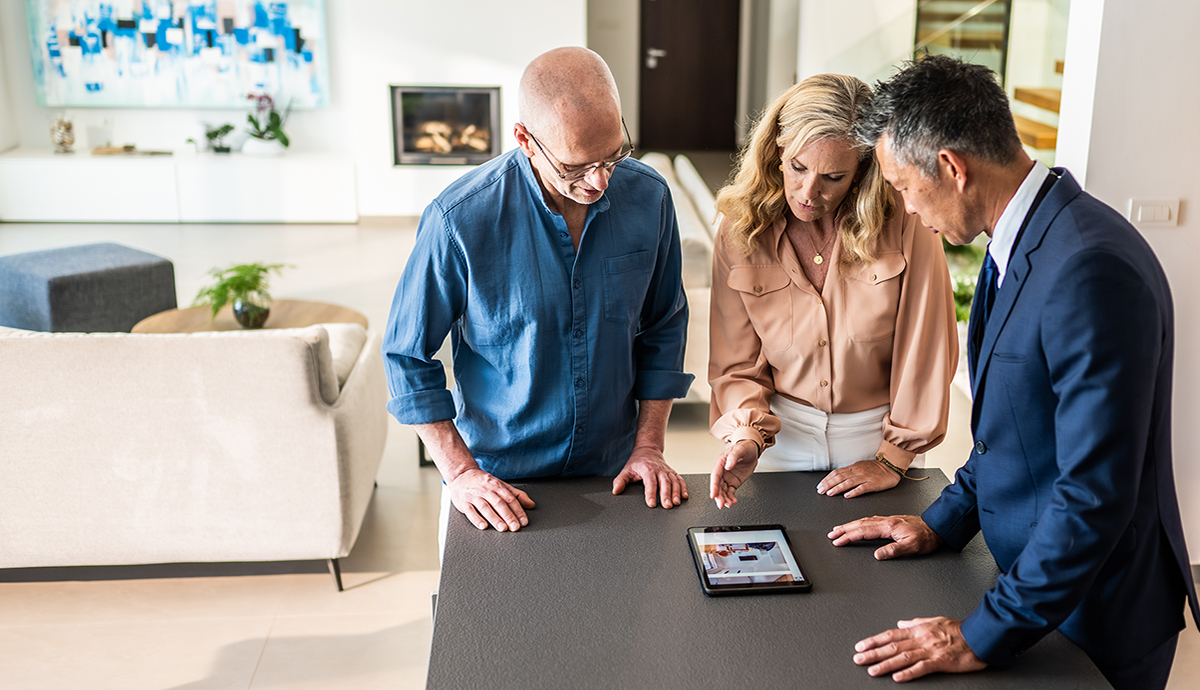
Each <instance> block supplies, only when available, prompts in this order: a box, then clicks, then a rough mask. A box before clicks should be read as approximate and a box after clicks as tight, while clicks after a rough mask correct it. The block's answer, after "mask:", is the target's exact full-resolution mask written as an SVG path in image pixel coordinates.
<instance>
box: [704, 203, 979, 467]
mask: <svg viewBox="0 0 1200 690" xmlns="http://www.w3.org/2000/svg"><path fill="white" fill-rule="evenodd" d="M899 208H900V209H903V208H904V205H903V202H900V204H899ZM784 226H785V220H784V219H783V218H780V219H779V220H778V221H776V223H775V225H774V227H773V228H772V229H771V230H770V231H767V232H764V233H763V234H762V235H760V236H759V243H758V248H757V249H756V250H755V251H754V253H753V254H751V255H750V256H748V257H741V256H739V255H738V254H737V253H736V252H734V251H731V250H730V249H729V248H727V247H726V243H725V241H724V236H725V233H727V232H728V227H729V220H728V219H726V220H725V221H724V222H723V223H722V224H721V229H720V232H719V233H718V234H717V241H716V243H715V245H716V246H715V247H714V250H715V251H714V255H713V283H712V319H711V322H710V332H709V338H710V350H709V364H708V379H709V382H710V383H711V385H712V406H711V409H710V416H709V421H710V423H711V424H712V434H713V436H716V437H717V438H719V439H721V440H723V441H725V443H726V444H732V443H736V442H737V441H740V440H743V439H750V440H752V441H754V442H755V443H757V444H759V446H761V447H764V448H765V447H767V446H770V445H772V444H773V443H774V442H775V434H776V433H777V432H778V431H779V428H780V422H779V418H778V417H776V416H775V415H773V414H771V406H770V403H769V402H768V399H769V398H770V396H771V395H772V394H776V393H777V394H779V395H782V396H783V397H785V398H788V399H790V400H794V401H796V402H798V403H801V404H804V405H808V406H810V407H815V408H817V409H819V410H821V411H823V412H826V413H831V412H836V413H846V412H862V411H864V410H869V409H872V408H876V407H880V406H882V405H884V404H889V403H890V404H891V410H890V411H889V413H888V414H887V415H885V416H884V418H883V444H882V446H881V447H880V451H881V452H883V453H884V454H885V455H886V456H887V457H888V459H889V460H892V461H893V462H896V463H897V464H899V465H901V466H902V467H906V466H908V464H909V463H911V462H912V459H913V457H914V456H915V455H916V454H918V453H923V452H925V451H926V450H929V449H930V448H933V447H934V446H936V445H937V444H938V443H940V442H941V441H942V439H943V438H944V437H945V435H946V417H947V415H948V413H949V408H950V382H951V379H952V378H953V376H954V371H955V367H956V366H957V365H958V330H957V328H956V326H955V319H954V295H953V292H952V288H951V283H950V273H949V271H948V270H947V268H946V256H945V254H944V253H943V252H942V241H941V238H939V237H938V236H937V235H935V234H933V233H932V232H931V231H930V230H928V229H927V228H926V227H925V226H924V225H922V224H921V223H920V221H919V219H918V218H917V217H916V216H912V215H908V214H905V213H903V212H902V211H899V210H898V212H897V214H896V217H895V218H893V219H892V220H891V221H889V222H888V224H887V226H886V227H885V228H884V231H883V234H882V236H881V237H880V240H879V244H878V246H877V248H876V252H875V254H876V260H875V262H874V263H871V264H869V265H861V264H857V265H852V266H849V267H847V266H843V265H841V264H840V263H839V257H840V255H841V242H836V243H835V244H834V248H833V251H832V253H831V254H830V255H829V256H828V266H829V268H828V273H827V275H826V277H825V287H824V291H823V292H822V293H818V292H817V291H816V288H814V287H813V285H812V284H811V283H810V282H809V281H808V278H807V277H806V276H805V274H804V271H803V270H802V269H801V268H800V261H799V259H798V258H797V257H796V252H795V250H794V249H793V247H792V243H791V242H790V241H788V239H787V236H786V234H785V233H784Z"/></svg>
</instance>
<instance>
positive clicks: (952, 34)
mask: <svg viewBox="0 0 1200 690" xmlns="http://www.w3.org/2000/svg"><path fill="white" fill-rule="evenodd" d="M1011 23H1012V0H919V1H918V3H917V35H916V43H915V47H914V50H913V53H914V55H916V56H917V57H919V56H921V55H922V54H924V53H926V52H928V53H930V54H935V55H953V56H955V57H959V58H962V59H963V60H966V61H968V62H972V63H975V64H978V65H984V66H985V67H988V68H990V69H992V70H993V71H994V72H996V73H997V74H999V75H1000V79H1001V81H1004V79H1005V71H1006V68H1007V63H1008V46H1009V29H1010V25H1011ZM1062 70H1063V63H1062V61H1061V60H1059V61H1057V62H1056V63H1055V71H1056V72H1058V73H1059V74H1062ZM1061 98H1062V90H1061V89H1053V88H1040V87H1018V88H1016V89H1014V90H1013V92H1012V100H1013V101H1019V102H1021V103H1024V104H1028V105H1029V106H1033V107H1032V108H1018V110H1020V111H1021V113H1019V114H1018V113H1014V114H1013V120H1014V122H1015V123H1016V126H1017V134H1018V135H1019V136H1020V137H1021V142H1022V143H1024V144H1025V145H1026V146H1029V147H1030V148H1033V149H1037V150H1038V151H1044V152H1047V153H1049V154H1050V156H1051V157H1052V156H1053V153H1052V152H1053V150H1054V149H1055V147H1056V146H1057V145H1058V127H1057V124H1052V123H1057V119H1056V118H1055V117H1054V116H1051V117H1046V115H1045V114H1047V113H1053V114H1054V115H1057V114H1058V110H1059V101H1060V100H1061ZM1043 120H1050V121H1051V122H1045V121H1043Z"/></svg>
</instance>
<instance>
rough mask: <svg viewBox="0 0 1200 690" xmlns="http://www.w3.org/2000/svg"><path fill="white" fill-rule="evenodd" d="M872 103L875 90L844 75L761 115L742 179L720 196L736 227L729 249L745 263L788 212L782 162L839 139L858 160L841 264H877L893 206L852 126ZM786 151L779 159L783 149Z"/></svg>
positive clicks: (842, 222) (811, 81) (842, 229)
mask: <svg viewBox="0 0 1200 690" xmlns="http://www.w3.org/2000/svg"><path fill="white" fill-rule="evenodd" d="M870 100H871V88H870V87H869V86H867V85H866V84H864V83H863V82H862V81H861V80H859V79H857V78H855V77H850V76H846V75H842V74H818V75H816V76H813V77H809V78H808V79H805V80H804V81H802V82H800V83H799V84H796V85H795V86H793V87H792V88H790V89H788V90H787V91H786V92H784V94H783V95H782V96H780V97H779V98H777V99H776V100H775V102H774V103H772V104H771V106H770V107H769V108H767V110H766V111H765V112H764V113H763V114H762V116H761V118H760V119H759V120H758V123H757V124H755V126H754V131H753V133H752V134H751V135H750V143H749V144H748V145H747V146H746V148H744V149H743V150H742V153H741V156H740V157H739V160H738V171H737V175H736V176H734V178H733V182H732V183H730V184H729V185H727V186H725V187H724V188H723V189H721V191H720V192H719V193H718V194H717V210H718V211H720V212H721V213H724V214H725V215H726V216H727V217H728V218H730V219H731V221H732V223H731V225H730V226H729V232H728V233H727V234H726V236H725V239H726V242H728V243H729V246H730V247H731V248H732V249H734V250H735V251H737V252H740V253H741V254H742V255H743V256H748V255H749V254H751V253H752V252H753V251H754V250H755V248H756V247H757V245H758V238H759V236H760V235H761V234H762V233H763V232H764V231H766V230H767V229H769V228H770V227H771V226H772V225H773V224H774V223H775V221H776V220H778V219H779V217H780V216H782V215H783V212H784V209H785V208H786V207H787V200H786V199H785V198H784V193H783V172H782V171H781V170H780V169H779V167H780V164H781V162H782V161H784V160H790V159H792V158H793V157H795V156H796V155H797V154H798V153H799V152H800V149H802V148H804V146H806V145H807V144H809V143H810V142H814V141H818V140H821V139H837V140H839V141H844V142H845V143H846V145H848V146H850V147H851V148H853V149H854V150H855V151H857V152H858V161H859V164H858V170H857V171H856V173H855V178H856V181H855V183H854V184H855V186H856V187H857V188H858V192H857V193H855V192H854V191H853V189H854V188H853V187H852V188H851V191H850V192H848V193H847V194H846V197H845V198H844V199H843V200H842V203H841V205H840V206H839V207H838V209H837V211H836V213H837V218H836V220H837V227H838V231H839V233H840V234H841V236H842V254H841V260H842V262H843V263H847V264H853V263H870V262H871V261H874V260H875V254H874V251H875V241H876V238H877V237H878V236H879V234H880V232H881V231H882V230H883V226H884V223H886V222H887V221H888V219H889V218H891V217H892V215H893V214H894V213H895V212H896V210H897V207H896V201H895V198H894V197H893V196H892V191H891V189H890V188H889V187H888V184H887V181H886V180H884V179H883V173H882V172H880V170H879V163H878V162H876V160H875V153H874V151H873V150H872V149H870V148H868V147H866V146H864V145H862V144H861V143H859V141H858V139H857V138H856V137H855V136H854V133H853V127H854V123H855V121H856V120H857V119H858V118H859V114H860V113H861V111H862V110H863V108H864V106H866V104H867V103H868V102H869V101H870ZM780 148H782V149H783V156H782V158H781V157H780V155H779V149H780Z"/></svg>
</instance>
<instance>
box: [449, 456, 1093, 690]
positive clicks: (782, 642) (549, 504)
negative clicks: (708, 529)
mask: <svg viewBox="0 0 1200 690" xmlns="http://www.w3.org/2000/svg"><path fill="white" fill-rule="evenodd" d="M914 474H917V475H919V474H928V475H930V477H931V478H930V479H929V480H928V481H923V482H903V483H902V484H901V485H900V486H899V487H897V488H895V489H893V490H891V491H886V492H883V493H879V494H869V495H866V496H861V497H859V498H854V499H844V498H840V497H835V498H831V497H828V496H818V495H817V494H816V489H815V487H816V484H817V482H818V481H819V480H820V478H821V477H822V476H823V473H813V472H804V473H761V474H756V475H754V476H753V477H752V478H751V479H750V481H749V482H748V483H747V484H746V485H745V486H743V487H742V488H741V489H740V490H739V491H738V499H739V501H740V502H739V503H738V504H737V505H736V506H734V507H733V508H730V509H726V510H723V511H718V510H717V509H716V507H715V506H714V505H713V502H712V501H711V500H709V499H708V476H707V475H687V477H686V478H687V482H688V491H689V493H690V494H691V497H692V498H691V500H690V501H687V502H685V503H684V504H683V505H682V506H679V507H677V508H673V509H671V510H663V509H661V508H656V509H650V508H647V507H646V505H645V503H644V498H643V494H642V487H641V486H640V485H635V486H633V487H631V488H629V489H626V491H625V493H624V495H621V496H613V495H612V480H611V479H606V478H592V479H560V480H553V481H539V482H520V483H517V486H519V487H520V488H523V489H525V490H526V491H527V492H529V494H530V496H532V497H533V499H534V500H535V501H536V502H537V504H538V507H537V509H536V510H534V511H532V512H531V514H530V525H529V526H528V527H525V528H523V529H521V531H519V532H517V533H516V534H508V533H503V534H501V533H498V532H495V531H491V530H489V531H486V532H482V531H479V530H477V529H475V528H474V527H473V526H471V524H470V523H468V522H467V520H466V519H465V518H464V517H462V516H461V515H460V514H458V513H457V512H455V513H453V514H452V516H451V520H450V530H449V536H448V539H447V543H446V552H445V555H444V559H443V563H442V578H441V585H440V587H439V593H438V607H437V616H436V622H435V625H434V631H433V649H432V652H431V655H430V660H429V678H428V686H427V687H428V688H430V689H450V688H454V689H458V688H488V689H489V690H495V689H498V688H514V689H516V688H519V689H521V690H527V689H529V688H553V689H555V690H558V689H562V688H605V689H608V688H654V689H655V690H662V689H664V688H722V689H724V688H785V687H795V688H881V687H891V686H893V685H894V684H893V683H892V681H891V680H890V679H887V678H871V677H870V676H868V675H867V672H866V670H865V669H864V668H862V667H859V666H856V665H855V664H854V662H853V661H852V660H851V657H852V655H853V653H854V643H855V642H857V641H858V640H860V639H863V638H865V637H869V636H871V635H874V634H875V633H878V632H882V631H884V630H887V629H889V628H892V627H895V624H896V621H898V620H901V619H907V618H916V617H921V616H936V615H945V616H952V617H955V618H962V617H964V616H966V615H967V614H969V613H970V612H971V611H972V610H973V609H974V608H975V606H976V605H977V604H978V603H979V597H980V595H981V594H983V592H984V591H985V590H987V589H988V588H989V587H990V586H991V585H992V583H993V581H994V580H995V578H996V575H997V569H996V565H995V561H994V560H993V559H992V556H991V554H990V553H989V552H988V550H987V547H986V546H985V545H984V543H983V540H982V539H980V538H976V539H975V540H974V541H973V542H971V544H970V545H969V546H968V547H967V548H966V549H965V550H964V551H963V552H962V553H955V552H952V551H946V552H938V553H934V554H932V555H929V556H925V557H920V558H908V559H902V560H894V561H884V562H880V561H876V560H875V559H874V558H873V556H872V552H873V551H874V549H875V548H876V547H877V546H878V545H879V544H878V543H869V544H861V545H854V546H845V547H834V546H832V545H831V544H830V543H829V540H828V539H827V538H826V536H825V535H826V534H827V533H828V532H829V530H830V528H832V527H833V526H834V525H837V524H841V523H844V522H848V521H850V520H854V519H857V518H859V517H864V516H867V515H893V514H900V513H910V514H911V513H919V512H920V511H921V510H922V509H924V508H925V507H926V506H927V505H929V503H931V502H932V501H933V500H934V499H935V498H936V497H937V495H938V493H939V492H940V491H941V489H942V487H943V486H945V485H946V484H947V481H946V476H945V475H944V474H943V473H942V472H941V471H940V470H936V469H934V470H923V471H917V472H915V473H914ZM776 522H777V523H781V524H783V525H784V526H785V527H786V528H787V531H788V535H789V536H790V537H791V540H792V545H793V547H794V548H795V550H796V556H797V558H798V560H799V561H800V565H801V567H802V568H803V569H804V571H805V573H806V574H807V575H808V577H809V578H810V579H811V580H812V582H813V591H812V592H811V593H809V594H775V595H756V596H735V597H720V598H710V597H706V596H704V594H703V592H702V591H701V590H700V584H699V581H698V579H697V576H696V569H695V566H694V565H693V564H692V557H691V553H690V552H689V550H688V544H687V536H686V532H687V528H688V527H692V526H707V525H736V524H762V523H776ZM918 682H919V683H920V684H921V685H935V686H937V687H956V688H966V687H970V688H1023V689H1024V688H1047V689H1049V688H1053V689H1055V690H1062V689H1063V688H1107V687H1109V686H1108V684H1107V683H1106V682H1105V680H1104V677H1103V676H1102V675H1100V672H1099V671H1098V670H1096V667H1095V666H1094V665H1093V664H1092V663H1091V661H1090V660H1089V659H1088V658H1087V656H1085V655H1084V653H1083V652H1082V651H1081V650H1080V649H1079V648H1078V647H1076V646H1075V645H1074V644H1073V643H1071V642H1070V641H1069V640H1067V639H1066V638H1065V637H1063V636H1062V635H1061V634H1059V633H1057V632H1055V633H1053V634H1051V635H1050V636H1049V637H1047V638H1046V639H1044V640H1043V641H1042V642H1041V643H1039V644H1037V645H1035V646H1034V647H1033V648H1032V649H1030V650H1029V651H1028V652H1027V653H1026V654H1025V655H1024V656H1022V657H1021V659H1020V662H1019V663H1018V664H1017V666H1016V667H1015V668H1013V669H1009V670H1007V671H996V670H985V671H983V672H981V673H974V674H966V675H937V676H928V677H926V678H923V679H921V680H920V681H918Z"/></svg>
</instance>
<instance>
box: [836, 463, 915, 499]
mask: <svg viewBox="0 0 1200 690" xmlns="http://www.w3.org/2000/svg"><path fill="white" fill-rule="evenodd" d="M899 483H900V475H898V474H896V473H895V472H893V471H891V470H889V469H888V468H886V467H884V466H883V463H881V462H879V461H877V460H859V461H858V462H856V463H854V464H853V465H847V466H846V467H840V468H838V469H836V470H834V471H832V472H830V473H829V474H827V475H825V478H824V479H822V480H821V482H820V483H819V484H817V493H819V494H825V495H826V496H836V495H838V494H841V493H844V494H845V496H846V498H854V497H855V496H861V495H862V494H869V493H871V492H874V491H886V490H888V489H890V488H892V487H893V486H896V485H897V484H899Z"/></svg>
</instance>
